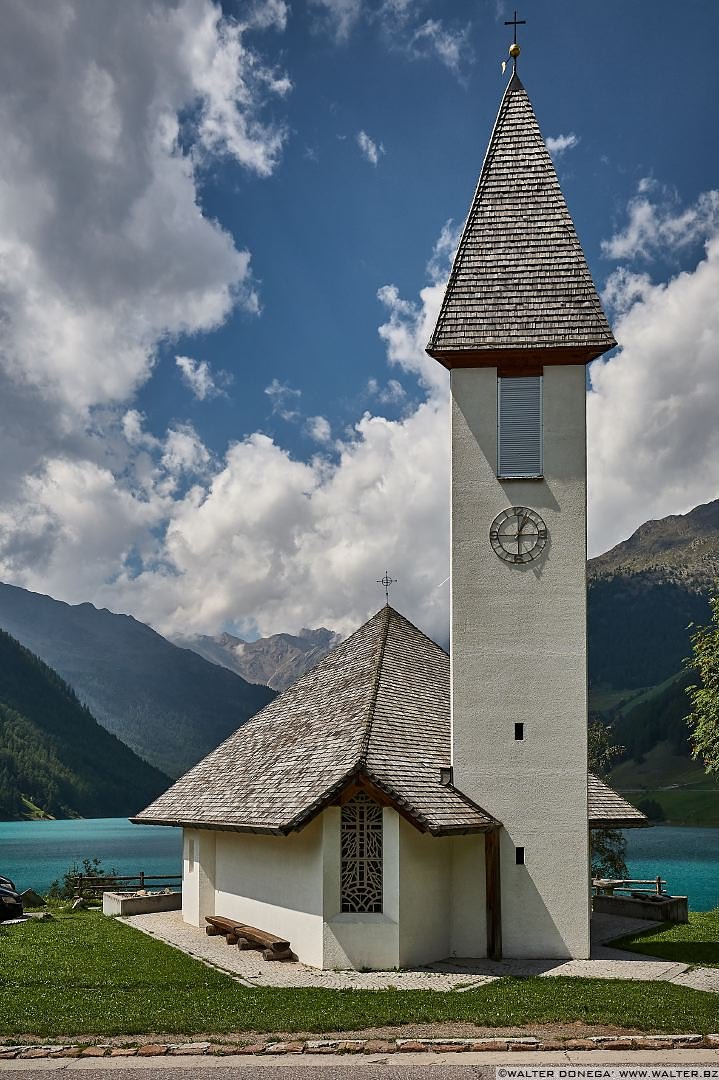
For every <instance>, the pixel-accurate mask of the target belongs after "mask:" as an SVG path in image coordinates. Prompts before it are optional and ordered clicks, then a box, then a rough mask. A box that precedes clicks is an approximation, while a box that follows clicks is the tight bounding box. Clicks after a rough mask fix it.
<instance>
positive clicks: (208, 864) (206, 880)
mask: <svg viewBox="0 0 719 1080" xmlns="http://www.w3.org/2000/svg"><path fill="white" fill-rule="evenodd" d="M216 836H217V833H214V832H210V831H209V830H208V829H183V833H182V918H183V920H184V921H185V922H187V923H191V924H192V925H193V926H205V925H206V924H205V915H214V914H216V912H215V837H216Z"/></svg>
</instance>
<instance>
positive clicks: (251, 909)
mask: <svg viewBox="0 0 719 1080" xmlns="http://www.w3.org/2000/svg"><path fill="white" fill-rule="evenodd" d="M322 834H323V826H322V819H321V817H320V818H317V819H315V820H314V821H313V822H311V823H310V824H309V825H307V827H306V828H304V829H302V830H301V832H298V833H291V834H290V835H289V836H266V835H262V834H253V833H232V832H218V833H215V834H214V835H215V836H216V844H217V858H216V870H215V887H216V892H215V908H216V912H215V913H216V914H217V915H225V916H227V917H228V918H231V919H237V920H238V921H239V922H245V923H248V924H249V925H250V926H258V927H260V928H261V929H262V930H267V931H269V933H271V934H277V935H278V936H280V937H286V938H288V939H289V940H290V942H291V944H292V948H293V950H294V951H295V952H296V953H297V955H298V957H299V959H300V960H301V961H302V962H303V963H305V964H310V965H312V966H313V967H322V951H323V946H322V921H323V920H322V903H323V901H322V895H323V860H322Z"/></svg>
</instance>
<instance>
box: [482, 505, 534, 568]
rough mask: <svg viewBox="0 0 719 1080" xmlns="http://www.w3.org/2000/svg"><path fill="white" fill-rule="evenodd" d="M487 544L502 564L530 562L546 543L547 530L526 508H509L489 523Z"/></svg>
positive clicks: (531, 511)
mask: <svg viewBox="0 0 719 1080" xmlns="http://www.w3.org/2000/svg"><path fill="white" fill-rule="evenodd" d="M489 542H490V544H491V545H492V547H493V548H494V550H495V552H496V554H497V555H498V556H499V558H500V559H504V561H505V562H509V563H528V562H532V561H533V560H534V559H536V558H538V556H539V555H541V553H542V551H543V550H544V546H545V544H546V543H547V526H546V525H545V524H544V522H543V521H542V519H541V517H540V516H539V514H538V513H536V511H534V510H530V509H529V507H528V506H509V507H507V509H506V510H503V511H502V513H501V514H497V516H496V518H495V519H494V521H493V522H492V525H491V527H490V530H489Z"/></svg>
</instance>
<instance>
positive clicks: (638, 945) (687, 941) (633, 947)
mask: <svg viewBox="0 0 719 1080" xmlns="http://www.w3.org/2000/svg"><path fill="white" fill-rule="evenodd" d="M608 944H609V945H610V946H611V947H612V948H614V949H623V950H625V951H626V952H633V953H641V954H642V955H644V956H658V957H660V958H661V959H662V960H668V961H670V962H671V963H675V964H694V965H696V966H698V967H719V909H715V910H714V911H707V912H690V915H689V922H688V923H662V925H661V926H658V927H656V926H655V927H652V928H650V929H647V930H644V931H641V932H640V933H638V934H630V935H628V936H627V937H622V938H617V939H616V940H615V941H612V942H609V943H608Z"/></svg>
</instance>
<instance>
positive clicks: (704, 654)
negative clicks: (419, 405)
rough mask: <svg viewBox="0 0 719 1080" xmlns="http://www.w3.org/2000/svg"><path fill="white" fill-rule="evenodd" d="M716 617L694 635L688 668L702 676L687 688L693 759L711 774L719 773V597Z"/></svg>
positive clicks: (713, 608)
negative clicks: (689, 704) (690, 709)
mask: <svg viewBox="0 0 719 1080" xmlns="http://www.w3.org/2000/svg"><path fill="white" fill-rule="evenodd" d="M709 604H710V607H711V611H712V617H711V622H710V623H709V625H708V626H698V627H696V629H694V632H693V633H692V635H691V639H690V640H691V643H692V655H691V656H690V657H689V658H688V659H687V660H686V661H685V663H686V666H687V667H688V668H690V669H691V670H692V671H694V672H696V674H697V675H698V676H699V682H698V683H697V684H696V685H694V686H688V687H687V694H688V696H689V700H690V702H691V705H692V711H691V712H690V713H689V715H688V716H687V717H686V718H685V719H686V721H687V724H688V725H689V730H690V735H689V741H690V743H691V747H692V757H694V758H700V759H701V761H702V762H703V764H704V768H705V769H706V771H707V772H708V773H719V596H713V597H712V598H711V600H710V601H709Z"/></svg>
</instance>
